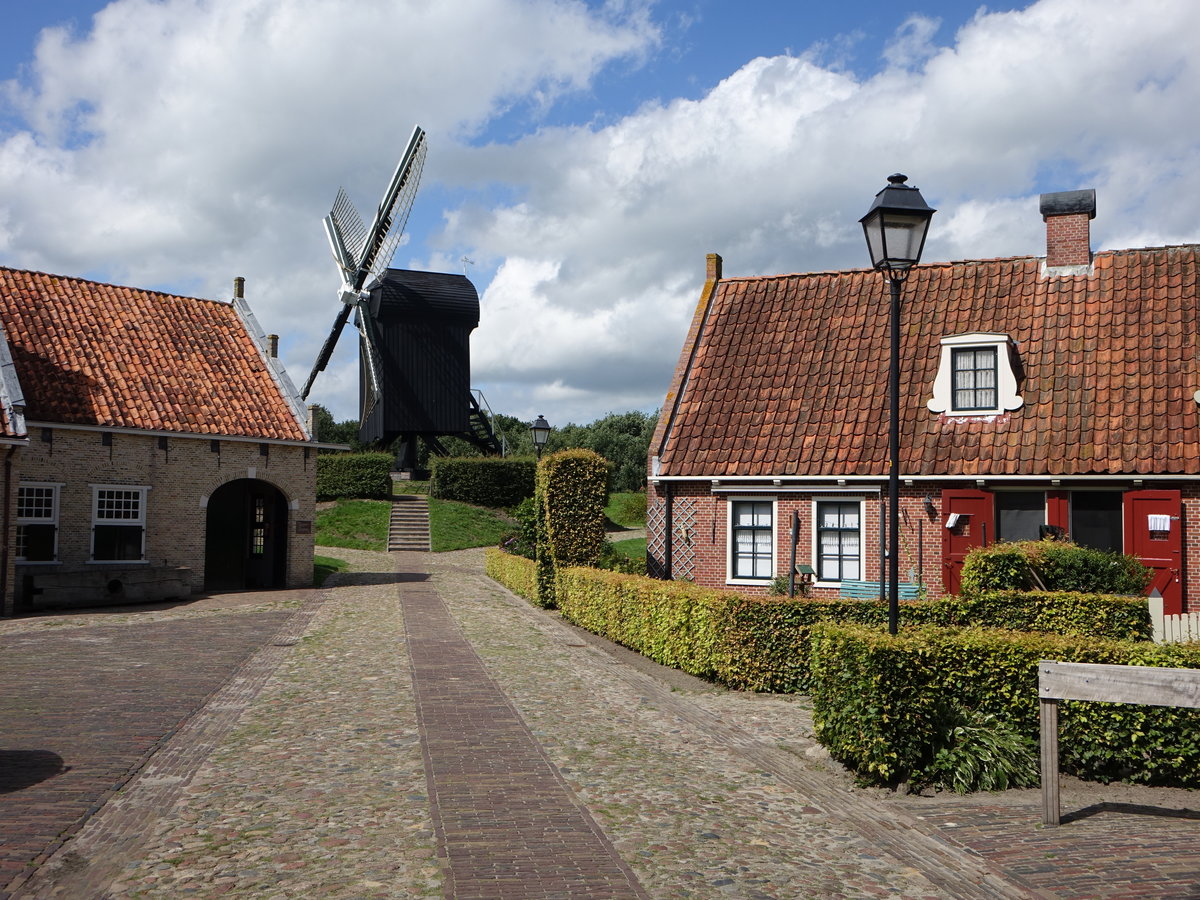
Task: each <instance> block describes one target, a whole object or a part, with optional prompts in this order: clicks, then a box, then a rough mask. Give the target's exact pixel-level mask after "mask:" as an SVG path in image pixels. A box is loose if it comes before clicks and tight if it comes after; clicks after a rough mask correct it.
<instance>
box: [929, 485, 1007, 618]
mask: <svg viewBox="0 0 1200 900" xmlns="http://www.w3.org/2000/svg"><path fill="white" fill-rule="evenodd" d="M941 521H942V590H943V591H945V592H946V593H947V594H957V593H958V585H959V580H960V577H961V575H962V564H963V560H964V559H966V558H967V554H968V553H970V552H971V550H972V549H973V548H975V547H982V546H984V545H985V544H990V543H991V542H993V541H994V540H995V539H996V505H995V502H994V500H993V497H992V493H991V491H976V490H967V489H965V488H964V489H958V490H944V491H942V519H941ZM947 526H949V527H947Z"/></svg>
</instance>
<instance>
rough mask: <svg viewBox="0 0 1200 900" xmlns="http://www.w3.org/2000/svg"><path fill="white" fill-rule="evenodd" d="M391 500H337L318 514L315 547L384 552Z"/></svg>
mask: <svg viewBox="0 0 1200 900" xmlns="http://www.w3.org/2000/svg"><path fill="white" fill-rule="evenodd" d="M391 514H392V503H391V501H390V500H340V501H338V504H337V506H333V507H330V508H329V509H323V510H321V511H320V512H319V513H317V534H316V543H317V546H318V547H349V548H351V549H353V550H386V549H387V533H388V519H389V518H390V517H391Z"/></svg>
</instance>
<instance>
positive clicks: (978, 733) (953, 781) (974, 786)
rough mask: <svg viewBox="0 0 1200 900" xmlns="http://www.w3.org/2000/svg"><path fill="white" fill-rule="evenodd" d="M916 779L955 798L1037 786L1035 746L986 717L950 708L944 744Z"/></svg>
mask: <svg viewBox="0 0 1200 900" xmlns="http://www.w3.org/2000/svg"><path fill="white" fill-rule="evenodd" d="M916 780H917V781H919V782H920V783H922V784H929V785H933V786H935V787H941V788H947V789H949V790H952V791H954V792H955V793H956V794H970V793H974V792H975V791H1006V790H1008V789H1009V788H1023V787H1037V786H1038V784H1039V783H1040V782H1041V769H1040V766H1039V759H1038V746H1037V744H1035V743H1034V742H1033V740H1032V739H1030V738H1029V737H1028V736H1026V735H1023V734H1021V733H1020V732H1018V731H1017V730H1016V729H1015V728H1013V726H1012V725H1010V724H1009V723H1007V722H1004V721H1002V720H1000V719H998V718H997V717H996V716H994V715H991V714H990V713H979V712H972V711H969V710H963V709H961V708H955V710H954V714H953V718H952V720H951V721H950V722H948V732H947V734H946V746H944V747H942V748H941V749H939V750H938V751H937V753H935V754H934V757H933V762H931V763H930V764H929V765H928V766H926V767H925V769H924V770H922V771H921V772H919V773H917V776H916Z"/></svg>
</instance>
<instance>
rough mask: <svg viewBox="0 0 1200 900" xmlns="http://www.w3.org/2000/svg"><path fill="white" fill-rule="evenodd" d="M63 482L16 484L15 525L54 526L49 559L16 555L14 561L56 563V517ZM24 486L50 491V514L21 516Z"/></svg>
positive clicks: (43, 563)
mask: <svg viewBox="0 0 1200 900" xmlns="http://www.w3.org/2000/svg"><path fill="white" fill-rule="evenodd" d="M64 484H65V483H64V482H61V481H22V482H19V483H18V484H17V527H18V528H20V526H22V525H53V526H54V555H53V556H52V557H51V558H50V559H33V560H27V559H26V558H25V557H24V556H21V555H18V556H17V558H16V561H17V562H19V563H22V564H24V565H30V566H47V565H58V564H59V558H58V531H59V524H58V517H59V501H60V499H61V494H62V490H61V489H62V488H63V486H64ZM25 488H41V489H43V490H49V491H50V515H49V516H23V515H21V513H20V510H21V491H22V490H24V489H25Z"/></svg>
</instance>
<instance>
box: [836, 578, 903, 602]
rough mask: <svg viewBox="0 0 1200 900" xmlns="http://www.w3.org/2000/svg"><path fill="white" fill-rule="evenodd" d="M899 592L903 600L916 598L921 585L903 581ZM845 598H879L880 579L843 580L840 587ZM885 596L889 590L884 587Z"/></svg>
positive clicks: (840, 591) (841, 594) (840, 594)
mask: <svg viewBox="0 0 1200 900" xmlns="http://www.w3.org/2000/svg"><path fill="white" fill-rule="evenodd" d="M898 587H899V590H898V591H897V593H898V594H899V596H900V599H901V600H916V599H917V598H918V597H919V596H920V589H921V588H920V585H916V584H912V583H911V582H906V581H901V582H900V584H899V585H898ZM838 591H839V596H840V597H841V598H842V599H843V600H877V599H879V582H878V581H843V582H842V583H841V587H840V588H839V589H838ZM884 596H887V590H886V588H885V589H884Z"/></svg>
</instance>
